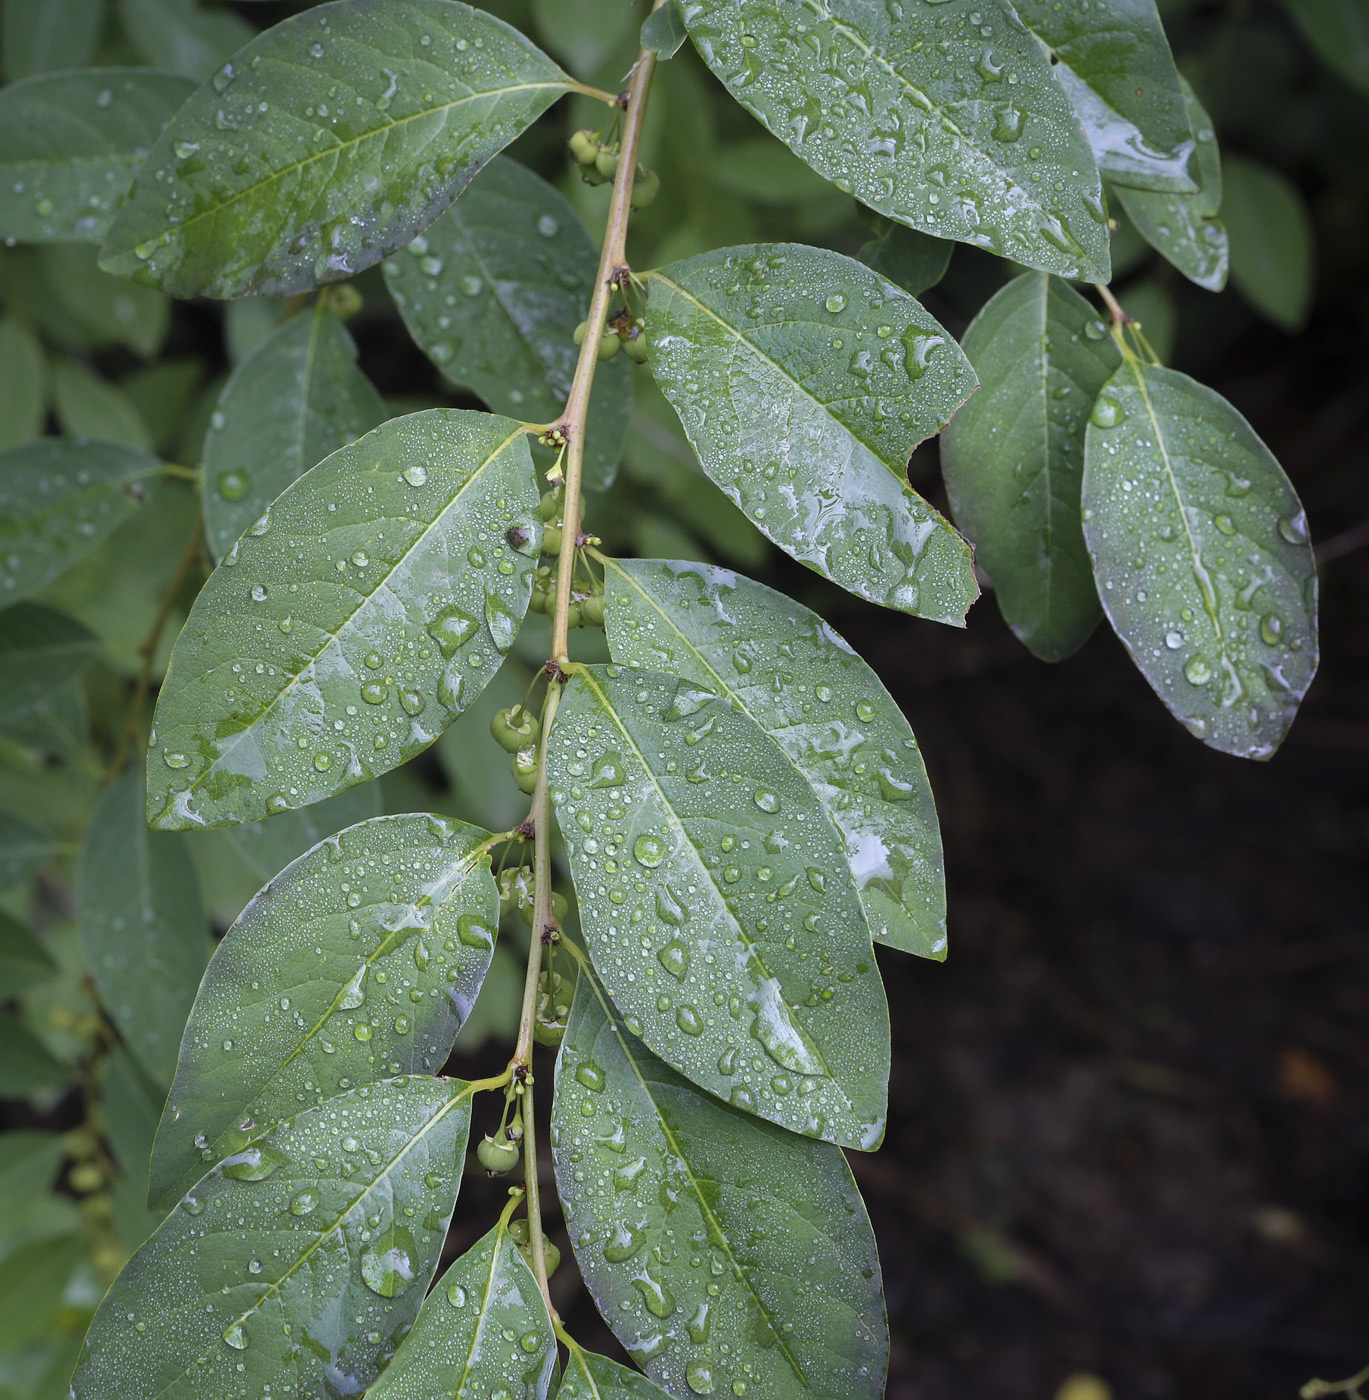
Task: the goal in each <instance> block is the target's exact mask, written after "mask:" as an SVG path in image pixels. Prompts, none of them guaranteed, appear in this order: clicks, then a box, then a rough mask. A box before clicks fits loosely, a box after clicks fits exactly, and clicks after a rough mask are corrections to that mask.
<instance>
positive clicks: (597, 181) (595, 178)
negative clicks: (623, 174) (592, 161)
mask: <svg viewBox="0 0 1369 1400" xmlns="http://www.w3.org/2000/svg"><path fill="white" fill-rule="evenodd" d="M580 178H581V179H582V180H583V181H584V182H585V184H587V185H606V184H608V176H607V175H601V174H600V173H599V171H598V169H597V168H596V167H595V166H593V165H582V166H581V167H580Z"/></svg>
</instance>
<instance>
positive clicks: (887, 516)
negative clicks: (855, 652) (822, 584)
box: [646, 0, 979, 625]
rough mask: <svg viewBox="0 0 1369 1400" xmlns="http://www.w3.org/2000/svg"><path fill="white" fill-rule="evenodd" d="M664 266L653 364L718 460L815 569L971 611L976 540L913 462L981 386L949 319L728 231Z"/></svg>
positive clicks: (654, 300)
mask: <svg viewBox="0 0 1369 1400" xmlns="http://www.w3.org/2000/svg"><path fill="white" fill-rule="evenodd" d="M694 2H695V0H691V3H694ZM649 282H650V288H651V300H650V301H649V302H648V304H647V318H646V320H647V333H648V335H649V336H650V341H651V367H652V372H653V374H654V375H655V377H656V382H657V383H658V384H659V385H660V387H661V390H662V392H663V393H664V394H665V396H666V398H667V399H669V400H670V403H671V406H672V407H673V408H674V409H675V411H676V413H678V414H679V415H680V421H681V422H682V423H683V425H684V429H685V432H686V433H687V434H688V436H689V440H690V442H691V443H692V444H693V447H694V450H695V452H697V453H698V455H699V460H700V462H701V463H702V464H703V469H704V471H705V472H707V473H708V475H709V476H710V477H712V479H713V480H714V481H715V482H716V483H717V484H718V485H719V486H720V487H722V489H723V490H724V491H725V492H726V493H727V495H728V497H729V498H730V499H731V500H732V501H733V502H734V503H735V504H736V505H738V506H739V507H740V508H741V509H742V510H743V511H744V512H745V514H746V516H747V517H748V519H750V520H751V521H752V522H753V523H754V524H755V525H756V527H757V528H758V529H759V530H761V532H762V533H763V534H765V535H766V536H767V537H768V538H769V539H771V540H773V541H774V542H775V543H776V544H777V545H779V546H780V548H781V549H783V550H785V551H787V552H788V553H789V554H792V555H793V556H794V558H796V559H798V560H799V561H800V562H801V563H804V564H806V565H808V567H809V568H810V569H813V570H814V571H815V572H816V573H820V574H822V575H823V576H824V577H826V578H830V579H832V580H833V581H834V582H835V583H839V584H840V585H841V586H842V587H843V588H846V589H849V590H850V591H851V592H852V593H855V594H857V595H858V596H859V597H862V598H867V599H869V600H870V601H871V602H874V603H881V604H883V605H884V606H886V607H893V608H897V609H899V611H901V612H907V613H913V614H914V615H916V616H919V617H930V618H932V619H934V620H935V621H938V622H950V623H954V624H955V625H961V624H962V623H963V620H964V616H965V612H966V610H967V609H968V608H969V606H970V604H971V603H972V602H973V601H974V599H975V597H976V595H977V593H978V591H979V590H978V586H977V585H976V583H975V581H974V570H973V568H972V566H971V562H970V551H969V548H968V546H967V545H966V544H965V541H964V540H962V539H961V538H960V537H959V535H957V534H956V533H955V531H954V530H953V529H951V527H950V525H949V524H948V523H947V522H946V521H945V520H943V519H942V517H941V516H940V515H938V514H937V513H936V511H934V510H933V509H932V508H931V506H929V505H928V504H927V502H926V501H924V500H923V499H922V498H921V497H920V496H918V495H917V494H915V493H914V492H913V491H912V489H911V488H910V487H909V486H908V482H907V475H906V473H907V464H908V457H909V454H910V453H911V452H912V450H913V448H914V447H916V446H917V444H918V443H919V442H921V441H922V440H923V439H924V438H926V437H929V436H930V435H931V434H932V433H935V432H937V431H939V430H940V429H941V428H943V427H944V426H945V425H946V423H947V422H949V421H950V418H951V415H952V414H953V413H954V412H955V410H956V408H957V407H958V406H959V405H960V404H962V403H964V401H965V400H966V398H968V397H969V395H970V393H971V392H972V391H973V389H974V387H975V377H974V371H973V370H972V369H971V368H970V366H969V362H968V361H967V360H966V359H965V357H964V356H963V355H962V354H961V353H960V347H959V346H957V345H956V343H955V341H954V340H953V339H952V338H951V336H950V335H949V334H947V332H946V331H945V330H943V329H942V327H941V326H940V325H939V324H938V323H937V322H936V321H935V320H934V319H933V318H932V317H931V316H929V315H928V314H927V312H926V311H924V310H923V309H922V307H921V306H920V305H919V304H918V303H917V302H916V301H914V300H913V298H912V297H910V296H909V295H908V294H907V293H906V292H904V291H901V290H900V289H899V288H898V287H896V286H894V284H893V283H892V282H890V281H888V280H887V279H886V278H883V277H881V276H879V274H878V273H875V272H871V271H870V269H869V268H867V267H863V266H861V264H860V263H858V262H855V261H854V260H852V259H851V258H846V257H842V256H841V254H839V253H830V252H827V251H826V250H824V249H820V248H805V247H801V246H799V245H796V244H785V243H778V244H775V243H760V244H754V245H750V246H747V247H740V248H724V249H720V250H719V251H717V252H715V253H704V254H702V255H701V256H700V257H697V258H690V259H689V260H688V261H686V262H682V263H674V264H672V265H671V266H669V267H665V268H662V269H661V270H660V271H657V272H653V273H650V274H649Z"/></svg>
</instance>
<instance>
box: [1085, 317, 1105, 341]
mask: <svg viewBox="0 0 1369 1400" xmlns="http://www.w3.org/2000/svg"><path fill="white" fill-rule="evenodd" d="M1107 333H1108V328H1107V327H1106V326H1105V325H1104V324H1103V323H1102V322H1101V321H1100V320H1098V319H1097V318H1096V317H1095V318H1094V319H1093V320H1092V321H1090V322H1089V323H1088V324H1087V325H1086V326H1085V327H1084V334H1085V335H1086V336H1087V337H1088V338H1089V339H1090V340H1103V339H1104V338H1105V337H1106V336H1107Z"/></svg>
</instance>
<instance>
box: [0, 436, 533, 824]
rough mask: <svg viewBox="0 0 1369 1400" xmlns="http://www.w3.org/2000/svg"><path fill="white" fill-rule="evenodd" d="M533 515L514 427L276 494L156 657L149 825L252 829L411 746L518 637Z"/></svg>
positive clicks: (330, 472)
mask: <svg viewBox="0 0 1369 1400" xmlns="http://www.w3.org/2000/svg"><path fill="white" fill-rule="evenodd" d="M0 460H3V459H0ZM537 499H538V498H537V482H536V477H535V474H534V471H533V466H532V456H531V454H530V452H529V450H528V445H527V439H526V437H525V435H524V433H523V429H522V426H521V425H520V424H517V423H514V422H511V421H510V420H509V419H507V418H498V417H495V416H494V415H493V414H487V413H475V412H470V411H467V410H464V409H430V410H428V411H426V412H423V413H412V414H409V415H408V416H407V417H405V418H395V419H392V420H391V421H390V422H388V423H385V424H383V425H382V426H381V427H379V428H377V429H375V431H374V432H371V433H368V434H367V435H366V436H365V437H364V438H362V439H360V440H359V441H358V442H355V443H353V444H352V445H351V446H349V447H343V448H340V449H339V450H338V451H337V452H334V453H333V454H332V456H331V457H327V458H325V459H324V460H323V461H322V462H320V463H319V464H318V466H316V467H313V468H311V469H310V470H309V471H307V472H305V474H304V475H303V476H302V477H300V478H299V480H298V481H296V482H295V483H294V484H293V485H292V486H289V487H287V488H286V490H285V492H284V493H283V494H282V495H281V496H279V497H278V498H277V499H276V500H275V502H274V503H273V504H272V505H271V507H270V509H269V510H268V511H267V512H266V513H265V514H264V515H263V516H262V517H261V518H260V520H258V521H257V523H256V524H255V525H253V526H251V527H250V528H249V530H248V531H247V533H246V534H245V535H244V536H243V537H242V539H241V540H240V541H239V542H238V544H237V545H236V546H235V547H234V548H233V549H232V550H230V551H229V552H228V554H226V555H225V556H224V558H223V559H222V561H221V562H220V564H219V567H218V568H217V569H216V570H215V571H214V573H213V575H212V576H211V577H210V579H209V582H208V583H207V584H206V585H205V587H204V589H203V591H202V592H201V593H200V596H199V597H198V598H197V599H196V600H195V606H194V609H193V610H192V611H191V614H190V618H189V620H188V621H187V623H186V626H185V629H184V631H183V632H182V633H181V635H180V638H179V640H178V641H177V643H176V649H175V651H174V652H173V653H172V657H171V666H170V669H169V671H168V673H167V678H166V681H165V683H164V684H163V686H162V691H161V695H160V697H159V699H158V701H157V714H156V722H155V734H156V738H155V742H154V744H152V745H151V746H150V749H149V756H148V771H149V775H150V776H149V784H148V785H149V803H150V806H149V809H148V810H149V812H150V813H151V816H152V821H153V824H154V825H156V826H161V827H164V828H168V829H176V828H180V827H190V826H224V825H227V824H229V823H231V822H243V821H256V820H258V819H260V818H261V817H264V816H266V815H268V814H272V813H275V812H279V811H288V810H290V809H292V808H296V807H303V806H306V805H308V804H309V803H311V802H317V801H319V800H320V799H321V798H324V797H328V796H330V795H331V794H333V793H335V792H338V791H340V790H341V789H343V788H347V787H352V786H354V785H355V784H357V783H361V782H364V781H366V779H368V778H372V777H374V776H375V775H376V774H377V773H384V772H388V771H389V770H390V769H391V768H394V767H396V766H397V765H398V764H400V763H403V762H404V760H405V759H408V758H411V757H413V755H414V754H416V753H418V752H420V751H421V750H423V749H425V748H427V747H428V745H429V744H431V743H432V742H433V740H434V739H436V738H437V736H438V735H439V734H440V733H441V732H442V731H443V730H444V729H445V728H446V727H447V726H448V725H449V724H450V723H451V722H452V720H453V719H455V718H456V716H457V715H459V714H460V713H461V712H462V710H464V709H465V708H466V706H467V705H469V704H470V702H471V701H472V700H473V699H475V697H476V696H477V695H479V693H480V692H481V690H483V689H484V687H485V684H486V682H487V681H488V680H489V679H490V677H491V676H492V675H493V674H494V672H495V671H497V670H498V669H499V665H500V662H501V661H502V660H503V657H504V653H505V652H507V651H508V649H509V647H510V646H512V644H513V639H514V637H515V636H516V635H517V633H518V628H519V626H520V625H521V623H522V620H523V616H524V614H525V612H526V610H527V606H528V597H529V593H530V591H531V577H532V568H533V563H534V561H535V559H536V555H537V548H538V543H539V541H540V538H541V525H540V522H539V521H538V518H537ZM510 537H512V542H511V538H510ZM458 559H460V560H462V561H464V562H463V563H462V564H461V565H460V566H455V567H454V565H455V561H456V560H458Z"/></svg>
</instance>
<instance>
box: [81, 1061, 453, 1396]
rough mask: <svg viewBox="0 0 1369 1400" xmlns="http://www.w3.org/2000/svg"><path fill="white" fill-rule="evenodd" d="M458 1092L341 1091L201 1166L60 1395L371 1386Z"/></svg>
mask: <svg viewBox="0 0 1369 1400" xmlns="http://www.w3.org/2000/svg"><path fill="white" fill-rule="evenodd" d="M470 1093H471V1090H470V1086H469V1085H466V1084H463V1083H462V1082H461V1081H460V1080H443V1079H427V1078H423V1077H418V1076H414V1077H410V1078H403V1079H391V1080H386V1081H383V1082H381V1083H379V1084H372V1085H368V1086H365V1087H363V1088H360V1089H354V1090H352V1091H351V1092H350V1093H347V1094H340V1095H338V1096H337V1097H336V1098H333V1099H330V1100H329V1101H328V1102H327V1103H325V1104H324V1105H323V1106H322V1107H320V1108H316V1109H310V1110H307V1111H306V1112H303V1113H301V1114H300V1115H299V1116H298V1117H297V1118H295V1119H293V1120H292V1121H290V1122H288V1123H285V1124H283V1125H282V1126H281V1127H280V1128H279V1129H277V1131H276V1132H274V1133H272V1134H270V1135H269V1136H267V1137H266V1138H264V1139H261V1140H260V1141H258V1142H257V1143H255V1144H254V1145H253V1146H251V1147H249V1148H247V1149H245V1150H244V1151H243V1152H241V1153H238V1154H236V1156H234V1157H233V1158H230V1159H229V1160H228V1161H226V1162H223V1163H221V1164H220V1165H218V1166H216V1167H215V1168H213V1170H212V1171H210V1172H209V1173H208V1174H207V1175H206V1176H205V1177H204V1178H203V1180H201V1181H200V1182H199V1183H198V1184H197V1185H196V1186H195V1189H194V1191H193V1193H191V1194H190V1195H188V1196H186V1197H185V1198H184V1199H183V1200H182V1201H181V1204H180V1207H179V1209H177V1210H174V1211H173V1212H172V1213H171V1214H170V1215H169V1216H168V1217H167V1218H166V1220H165V1221H164V1222H163V1224H162V1225H161V1226H160V1227H159V1228H158V1229H157V1231H156V1233H155V1234H153V1236H152V1238H151V1239H149V1240H148V1241H147V1243H146V1244H145V1245H143V1247H142V1248H141V1249H140V1250H139V1251H138V1253H137V1254H136V1255H134V1257H133V1259H132V1260H131V1261H130V1262H129V1264H128V1265H127V1266H126V1267H125V1269H124V1271H123V1273H122V1274H120V1275H119V1277H118V1278H117V1279H116V1280H115V1282H114V1285H113V1287H112V1288H111V1289H110V1290H109V1292H108V1293H107V1294H106V1295H105V1300H104V1302H103V1303H102V1304H101V1305H100V1311H99V1312H98V1313H97V1314H96V1316H95V1321H94V1322H93V1323H92V1324H91V1327H90V1331H89V1333H88V1334H87V1336H86V1344H85V1349H84V1350H83V1352H82V1354H81V1360H80V1363H79V1364H78V1365H77V1368H76V1375H75V1377H74V1379H73V1381H72V1392H71V1393H72V1396H73V1400H97V1397H108V1396H113V1395H128V1396H134V1395H137V1396H154V1395H155V1396H160V1397H161V1400H190V1397H202V1400H224V1397H227V1396H239V1397H242V1396H246V1395H248V1394H255V1395H261V1394H262V1393H263V1391H264V1390H268V1391H269V1392H270V1394H271V1395H273V1396H274V1397H276V1400H306V1397H314V1396H323V1395H330V1394H338V1393H340V1392H343V1391H345V1393H348V1394H357V1393H359V1392H360V1391H361V1390H363V1389H364V1388H365V1387H367V1386H369V1385H370V1384H371V1382H372V1381H373V1380H375V1378H376V1376H377V1374H378V1373H379V1371H380V1368H381V1367H382V1366H383V1365H384V1364H385V1361H386V1360H387V1359H388V1357H389V1356H390V1355H391V1354H392V1353H393V1352H394V1349H395V1347H396V1346H397V1345H398V1342H399V1339H400V1338H401V1337H402V1336H403V1335H404V1334H405V1332H407V1331H408V1329H409V1326H410V1324H411V1323H412V1322H413V1319H414V1317H415V1316H416V1314H417V1312H418V1308H419V1304H420V1303H421V1302H422V1299H423V1293H424V1289H425V1287H426V1285H427V1282H428V1280H429V1279H430V1278H431V1277H432V1274H433V1270H434V1268H435V1266H436V1264H437V1259H438V1254H439V1252H440V1250H441V1248H442V1239H443V1236H444V1235H445V1234H446V1230H447V1222H448V1221H449V1219H450V1218H451V1213H452V1206H453V1204H454V1202H455V1199H456V1193H457V1189H458V1187H459V1186H460V1183H461V1161H462V1158H463V1156H464V1153H465V1149H466V1135H467V1132H468V1131H469V1127H470Z"/></svg>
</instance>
